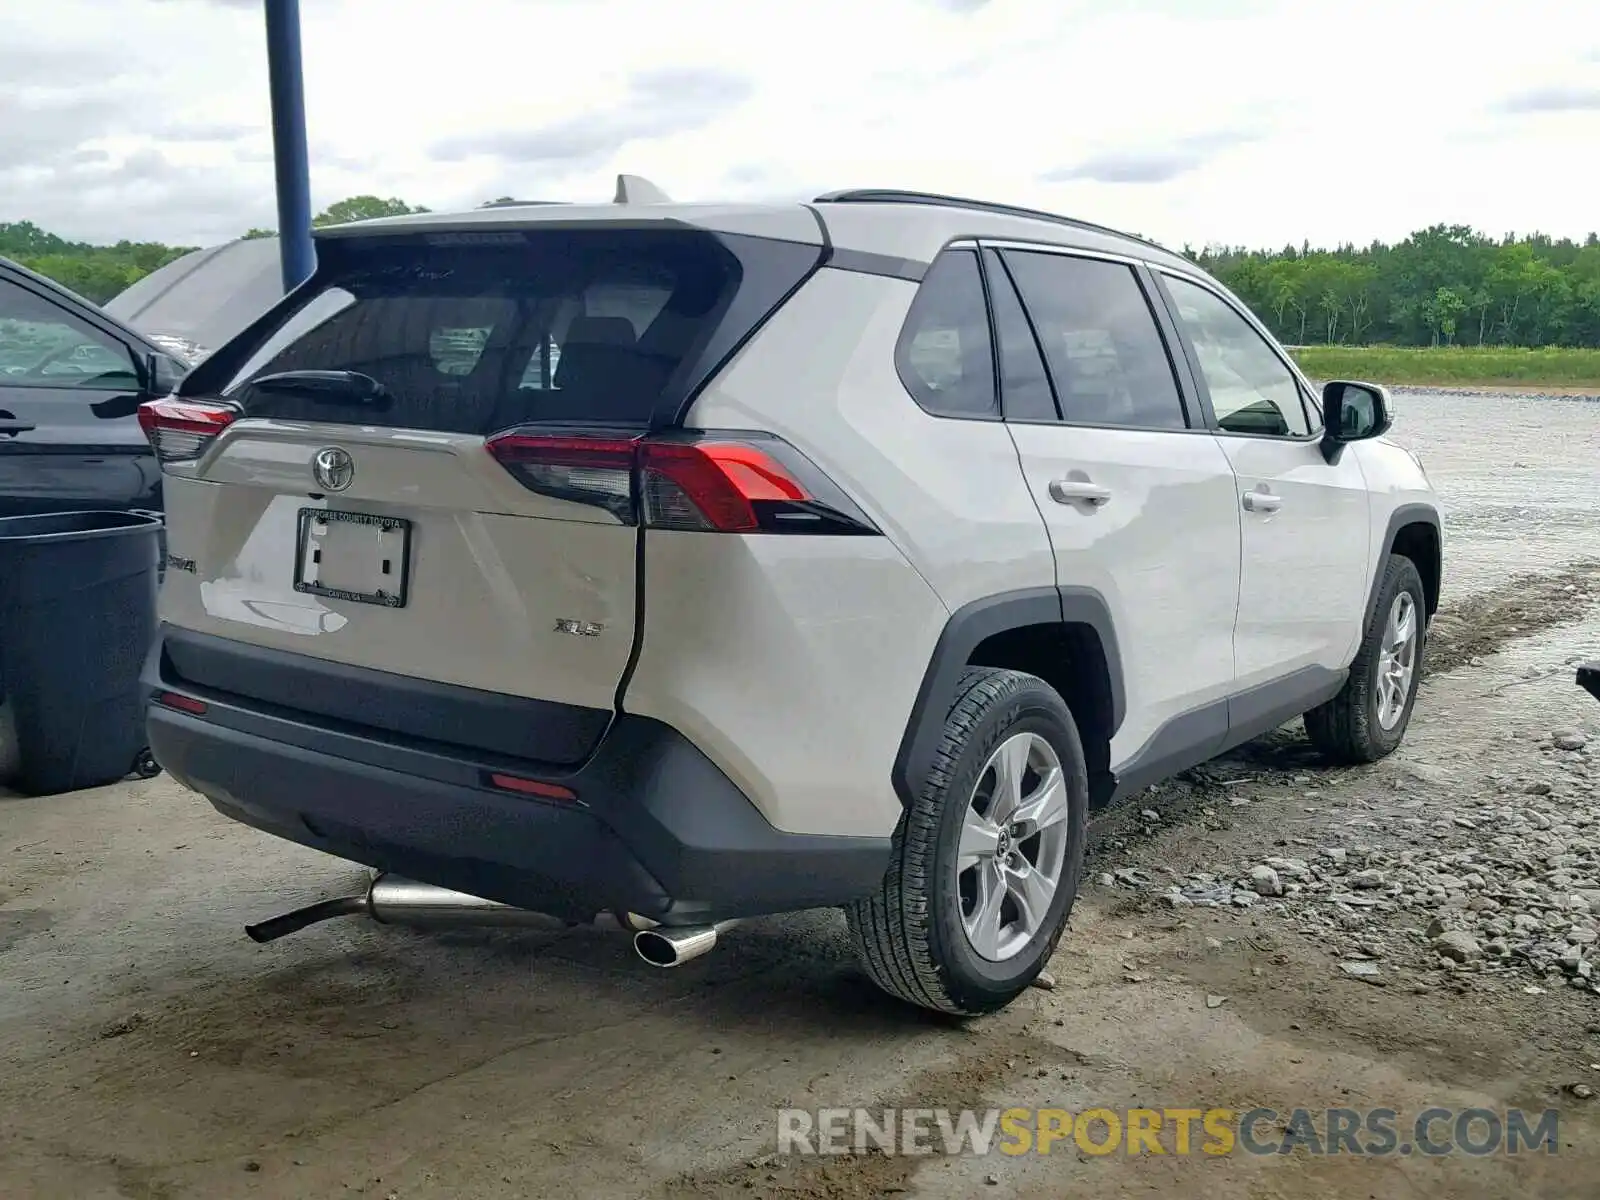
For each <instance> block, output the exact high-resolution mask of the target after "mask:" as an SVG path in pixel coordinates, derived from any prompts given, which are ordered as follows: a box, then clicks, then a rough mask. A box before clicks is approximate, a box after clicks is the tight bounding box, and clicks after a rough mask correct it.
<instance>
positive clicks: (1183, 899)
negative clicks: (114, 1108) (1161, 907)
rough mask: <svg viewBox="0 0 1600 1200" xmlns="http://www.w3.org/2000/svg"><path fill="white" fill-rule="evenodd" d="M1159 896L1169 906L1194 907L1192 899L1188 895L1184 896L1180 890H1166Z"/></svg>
mask: <svg viewBox="0 0 1600 1200" xmlns="http://www.w3.org/2000/svg"><path fill="white" fill-rule="evenodd" d="M1161 898H1162V899H1163V900H1165V901H1166V902H1167V905H1168V907H1170V908H1193V907H1194V901H1193V900H1191V899H1189V897H1187V896H1185V895H1184V894H1183V893H1182V892H1168V893H1167V894H1166V895H1164V896H1162V897H1161Z"/></svg>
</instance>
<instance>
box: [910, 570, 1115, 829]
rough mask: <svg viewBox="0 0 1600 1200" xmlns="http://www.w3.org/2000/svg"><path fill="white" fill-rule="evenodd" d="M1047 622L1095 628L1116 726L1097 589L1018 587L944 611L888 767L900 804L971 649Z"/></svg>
mask: <svg viewBox="0 0 1600 1200" xmlns="http://www.w3.org/2000/svg"><path fill="white" fill-rule="evenodd" d="M1050 624H1068V625H1087V626H1089V627H1090V628H1092V629H1093V630H1094V631H1095V634H1096V636H1097V637H1098V638H1099V639H1100V648H1101V651H1102V653H1103V654H1104V655H1105V660H1106V670H1107V673H1108V675H1109V676H1110V685H1111V729H1112V732H1113V733H1114V732H1115V731H1116V730H1117V728H1118V727H1119V726H1120V725H1121V724H1122V716H1123V712H1124V710H1125V700H1124V690H1123V682H1122V658H1121V655H1120V654H1119V652H1118V649H1117V638H1116V629H1115V627H1114V626H1113V624H1112V621H1111V608H1110V606H1109V605H1108V604H1107V603H1106V601H1105V597H1103V596H1102V595H1101V594H1100V593H1099V592H1098V591H1095V590H1094V589H1093V588H1085V587H1072V586H1058V587H1038V588H1022V589H1018V590H1016V591H1011V592H1002V593H1000V594H998V595H994V596H985V597H983V598H981V599H978V600H973V601H971V602H970V603H968V604H964V605H962V606H961V607H960V608H958V609H956V611H955V612H953V613H951V614H950V619H949V620H948V621H946V622H945V626H944V630H943V631H942V632H941V633H940V634H939V640H938V642H936V643H935V645H934V648H933V656H932V658H931V659H930V660H929V662H928V668H927V670H926V672H925V673H924V674H923V676H922V685H921V686H920V687H919V688H918V689H917V697H916V700H915V701H914V702H913V704H912V707H911V716H910V719H909V720H908V721H907V722H906V731H905V734H904V735H903V736H902V737H901V739H900V749H899V751H898V752H897V753H896V754H895V759H894V766H893V768H892V780H893V783H894V790H895V793H896V794H897V795H898V796H899V797H900V803H901V804H902V805H909V804H910V803H911V801H912V798H913V797H914V796H915V795H916V794H917V791H918V789H919V788H920V787H921V785H922V782H923V780H924V779H926V778H927V774H928V770H929V767H930V766H931V765H932V762H933V758H934V754H935V752H936V751H937V749H938V746H939V738H940V737H941V736H942V735H943V732H944V725H945V719H946V717H947V716H948V715H949V710H950V702H951V700H952V699H954V697H955V693H956V685H957V684H958V682H959V681H960V679H961V672H962V671H963V670H965V669H966V666H967V662H968V660H969V659H970V658H971V657H972V652H973V651H974V650H976V649H977V648H978V646H980V645H981V644H982V643H983V642H984V641H986V640H987V639H988V638H991V637H993V636H994V635H995V634H997V633H1004V632H1006V631H1007V630H1010V629H1021V628H1023V627H1025V626H1028V625H1050Z"/></svg>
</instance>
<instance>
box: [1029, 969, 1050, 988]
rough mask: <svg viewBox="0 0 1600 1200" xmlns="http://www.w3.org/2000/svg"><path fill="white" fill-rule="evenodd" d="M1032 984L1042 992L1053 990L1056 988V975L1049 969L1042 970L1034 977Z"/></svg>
mask: <svg viewBox="0 0 1600 1200" xmlns="http://www.w3.org/2000/svg"><path fill="white" fill-rule="evenodd" d="M1032 986H1033V987H1036V988H1038V989H1039V990H1040V991H1041V992H1053V991H1055V990H1056V977H1055V976H1054V975H1052V974H1050V972H1049V971H1040V972H1039V973H1038V974H1037V975H1035V976H1034V977H1033V984H1032Z"/></svg>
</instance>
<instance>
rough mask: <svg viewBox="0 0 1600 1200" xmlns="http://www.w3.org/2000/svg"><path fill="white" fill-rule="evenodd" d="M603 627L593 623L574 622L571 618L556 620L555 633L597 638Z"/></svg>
mask: <svg viewBox="0 0 1600 1200" xmlns="http://www.w3.org/2000/svg"><path fill="white" fill-rule="evenodd" d="M604 628H605V626H604V625H599V624H596V623H595V622H594V621H575V620H573V619H572V618H571V617H558V618H556V630H555V631H556V632H557V633H570V634H571V635H572V636H573V637H599V636H600V631H601V630H602V629H604Z"/></svg>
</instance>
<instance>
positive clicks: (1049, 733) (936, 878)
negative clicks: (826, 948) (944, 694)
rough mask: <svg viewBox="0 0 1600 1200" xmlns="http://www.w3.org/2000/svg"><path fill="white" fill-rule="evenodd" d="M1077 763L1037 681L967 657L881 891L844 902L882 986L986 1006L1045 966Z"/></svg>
mask: <svg viewBox="0 0 1600 1200" xmlns="http://www.w3.org/2000/svg"><path fill="white" fill-rule="evenodd" d="M1088 800H1089V785H1088V776H1087V772H1086V770H1085V767H1084V759H1083V747H1082V744H1081V742H1080V741H1079V738H1078V731H1077V727H1076V726H1075V725H1074V723H1073V720H1072V714H1071V713H1070V712H1069V711H1068V710H1067V706H1066V704H1065V703H1064V702H1063V701H1062V699H1061V697H1060V696H1059V695H1058V694H1057V693H1056V691H1055V689H1053V688H1051V687H1050V686H1049V685H1048V684H1046V683H1045V682H1044V681H1043V680H1040V679H1037V678H1035V677H1034V676H1032V675H1025V674H1023V673H1021V672H1018V671H1004V670H998V669H995V668H989V667H974V668H970V669H969V670H968V671H967V672H966V673H965V674H964V675H963V676H962V679H961V684H960V686H959V687H958V688H957V691H956V700H955V703H954V704H953V705H952V706H951V709H950V715H949V718H948V719H947V721H946V723H945V733H944V737H943V739H942V740H941V743H940V747H939V751H938V754H937V755H936V757H935V761H934V765H933V769H932V770H931V771H930V772H929V775H928V779H927V781H926V782H925V784H924V785H923V788H922V790H921V792H920V793H919V794H918V795H917V796H916V798H915V800H914V801H913V803H912V804H911V806H910V807H909V808H908V809H907V811H906V813H905V816H904V817H902V818H901V822H900V827H899V829H898V830H897V831H896V833H895V839H894V852H893V855H892V857H891V860H890V865H889V871H888V873H887V875H886V876H885V877H884V881H883V885H882V887H881V888H880V890H879V892H878V893H877V894H876V895H874V896H872V897H869V898H868V899H866V900H862V901H859V902H857V903H856V904H855V905H853V906H851V907H850V908H849V909H847V910H846V917H847V918H848V920H849V924H850V930H851V933H852V935H853V937H854V939H855V943H856V950H857V953H858V954H859V955H860V958H861V961H862V964H863V966H864V967H865V969H866V971H867V973H868V975H870V976H871V977H872V979H873V981H874V982H875V983H877V984H878V986H879V987H881V988H883V989H884V990H885V991H886V992H889V993H890V994H891V995H894V996H898V997H900V998H901V999H903V1000H907V1001H909V1002H910V1003H912V1004H916V1005H920V1006H922V1007H924V1008H930V1009H934V1010H937V1011H940V1012H948V1013H956V1014H962V1015H974V1014H978V1013H986V1012H993V1011H995V1010H997V1009H1000V1008H1003V1007H1005V1005H1007V1004H1009V1003H1010V1002H1011V1001H1012V1000H1013V999H1015V998H1016V996H1017V995H1019V994H1020V993H1021V992H1022V991H1023V990H1024V989H1025V988H1027V987H1028V985H1029V984H1030V983H1032V982H1033V980H1034V978H1035V976H1037V975H1038V974H1039V972H1040V971H1041V970H1042V969H1043V967H1044V964H1045V963H1046V962H1047V961H1048V960H1049V958H1050V955H1051V954H1052V953H1053V952H1054V951H1055V947H1056V942H1057V941H1058V940H1059V939H1060V937H1061V933H1062V930H1063V929H1065V927H1066V923H1067V916H1068V914H1069V913H1070V912H1071V910H1072V903H1073V900H1074V899H1075V898H1076V896H1077V892H1078V881H1079V878H1080V876H1081V875H1082V872H1083V856H1084V843H1085V833H1086V829H1087V825H1088Z"/></svg>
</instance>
